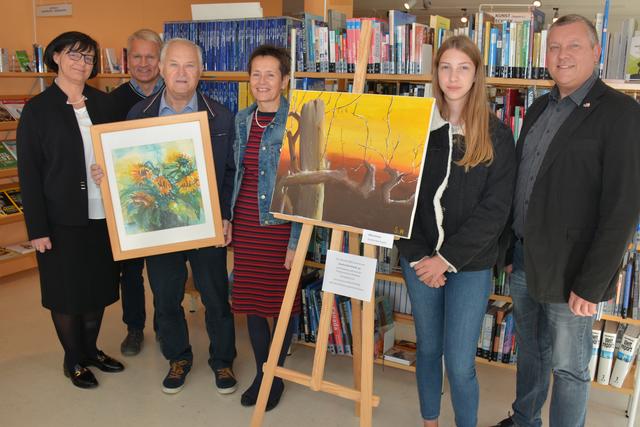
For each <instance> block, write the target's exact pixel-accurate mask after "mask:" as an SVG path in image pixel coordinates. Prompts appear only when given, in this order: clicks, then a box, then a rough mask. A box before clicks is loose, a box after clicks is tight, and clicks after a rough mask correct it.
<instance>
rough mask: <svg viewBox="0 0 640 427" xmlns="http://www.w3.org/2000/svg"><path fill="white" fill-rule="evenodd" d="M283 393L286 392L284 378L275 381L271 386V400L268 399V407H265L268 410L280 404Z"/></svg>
mask: <svg viewBox="0 0 640 427" xmlns="http://www.w3.org/2000/svg"><path fill="white" fill-rule="evenodd" d="M282 393H284V382H282V380H280V381H277V382H276V381H274V382H273V385H272V386H271V393H269V400H267V407H266V408H265V410H266V411H267V412H268V411H270V410H272V409H273V408H275V407H276V406H278V403H280V398H281V397H282Z"/></svg>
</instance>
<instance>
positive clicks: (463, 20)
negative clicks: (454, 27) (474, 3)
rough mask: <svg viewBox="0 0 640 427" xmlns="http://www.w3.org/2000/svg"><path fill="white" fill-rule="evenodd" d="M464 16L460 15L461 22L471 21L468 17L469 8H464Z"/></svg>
mask: <svg viewBox="0 0 640 427" xmlns="http://www.w3.org/2000/svg"><path fill="white" fill-rule="evenodd" d="M461 10H462V16H461V17H460V22H462V23H463V24H466V23H467V21H469V19H468V18H467V9H466V8H464V7H463V8H462V9H461Z"/></svg>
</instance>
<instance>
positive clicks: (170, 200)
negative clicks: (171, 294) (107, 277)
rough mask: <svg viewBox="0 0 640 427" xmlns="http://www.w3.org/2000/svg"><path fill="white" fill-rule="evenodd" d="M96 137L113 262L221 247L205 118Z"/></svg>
mask: <svg viewBox="0 0 640 427" xmlns="http://www.w3.org/2000/svg"><path fill="white" fill-rule="evenodd" d="M91 131H92V138H93V143H94V151H95V154H96V163H98V164H99V165H101V167H102V169H103V171H104V173H105V176H106V179H105V180H103V183H102V184H101V192H102V196H103V202H104V206H105V213H106V217H107V226H108V228H109V237H110V240H111V246H112V250H113V255H114V259H126V258H134V257H140V256H149V255H156V254H161V253H167V252H175V251H181V250H188V249H195V248H200V247H205V246H215V245H220V244H222V243H223V242H224V236H223V233H222V219H221V214H220V206H219V199H218V191H217V185H216V179H215V170H214V167H215V166H214V162H213V151H212V148H211V141H210V137H209V135H210V134H209V127H208V121H207V116H206V113H204V112H202V113H192V114H180V115H175V116H166V117H158V118H152V119H142V120H130V121H126V122H117V123H108V124H104V125H96V126H92V127H91Z"/></svg>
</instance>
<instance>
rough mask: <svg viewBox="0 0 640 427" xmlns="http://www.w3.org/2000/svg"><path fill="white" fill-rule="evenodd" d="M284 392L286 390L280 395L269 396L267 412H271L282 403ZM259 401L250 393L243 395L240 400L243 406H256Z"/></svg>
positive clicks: (272, 394)
mask: <svg viewBox="0 0 640 427" xmlns="http://www.w3.org/2000/svg"><path fill="white" fill-rule="evenodd" d="M282 391H284V388H282V389H281V391H280V392H278V393H275V394H274V393H273V392H272V393H271V394H269V400H267V406H266V408H265V410H266V411H270V410H272V409H273V408H275V407H276V406H278V403H280V398H281V397H282ZM257 401H258V399H257V398H256V397H254V396H252V395H250V394H248V393H246V392H245V393H243V394H242V397H241V398H240V404H241V405H242V406H255V404H256V402H257Z"/></svg>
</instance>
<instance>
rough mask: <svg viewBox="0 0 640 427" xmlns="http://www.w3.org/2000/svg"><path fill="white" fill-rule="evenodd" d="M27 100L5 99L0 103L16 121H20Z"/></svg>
mask: <svg viewBox="0 0 640 427" xmlns="http://www.w3.org/2000/svg"><path fill="white" fill-rule="evenodd" d="M25 101H26V100H25V99H24V98H20V99H8V98H4V99H2V100H1V101H0V104H2V106H3V107H4V108H5V109H6V110H7V111H8V112H9V114H11V117H13V118H14V119H16V120H20V115H22V109H23V108H24V104H25Z"/></svg>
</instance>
